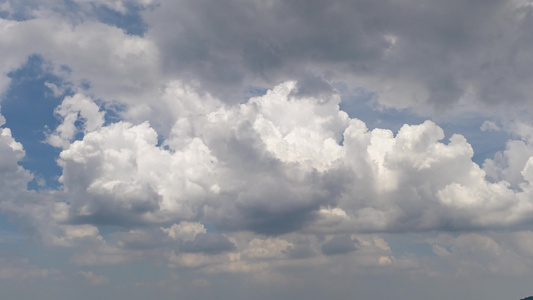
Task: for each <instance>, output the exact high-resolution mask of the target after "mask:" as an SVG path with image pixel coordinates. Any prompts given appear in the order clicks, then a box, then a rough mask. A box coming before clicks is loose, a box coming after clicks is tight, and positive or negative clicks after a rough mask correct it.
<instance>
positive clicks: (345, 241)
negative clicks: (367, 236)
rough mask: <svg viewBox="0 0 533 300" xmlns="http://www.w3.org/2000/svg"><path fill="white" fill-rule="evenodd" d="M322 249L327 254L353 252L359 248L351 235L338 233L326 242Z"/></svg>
mask: <svg viewBox="0 0 533 300" xmlns="http://www.w3.org/2000/svg"><path fill="white" fill-rule="evenodd" d="M321 250H322V253H323V254H325V255H336V254H345V253H349V252H353V251H355V250H357V247H356V246H355V242H354V241H353V240H352V238H351V237H350V236H348V235H338V236H334V237H333V238H332V239H331V240H329V241H327V242H325V243H324V244H323V245H322V247H321Z"/></svg>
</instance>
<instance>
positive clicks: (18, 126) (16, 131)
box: [0, 55, 71, 190]
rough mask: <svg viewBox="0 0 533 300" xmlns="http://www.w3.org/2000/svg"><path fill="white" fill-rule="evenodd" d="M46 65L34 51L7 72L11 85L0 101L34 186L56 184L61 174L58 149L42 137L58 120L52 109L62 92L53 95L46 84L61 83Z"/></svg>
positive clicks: (60, 99) (51, 186) (57, 102)
mask: <svg viewBox="0 0 533 300" xmlns="http://www.w3.org/2000/svg"><path fill="white" fill-rule="evenodd" d="M45 65H46V64H45V62H44V61H43V59H42V57H40V56H37V55H34V56H30V57H29V58H28V61H27V63H26V64H25V65H24V66H22V67H21V68H20V69H18V70H16V71H13V72H11V73H9V74H8V76H9V77H10V78H11V85H10V87H9V89H8V90H7V92H6V93H5V94H4V95H3V96H2V101H1V104H0V105H1V113H2V115H3V116H4V117H5V119H6V124H5V125H4V126H5V127H8V128H10V129H11V132H12V135H13V137H14V138H15V139H16V140H17V141H18V142H20V143H22V145H23V146H24V150H25V151H26V156H25V157H24V158H23V160H22V161H21V162H20V164H21V165H22V166H23V167H24V168H25V169H27V170H30V171H31V172H32V173H33V174H34V175H35V179H34V180H33V181H32V182H30V183H29V185H28V188H30V189H34V190H39V189H43V188H48V189H55V188H58V187H59V185H60V184H59V182H58V181H57V179H58V178H59V176H60V175H61V168H60V167H59V166H58V165H57V163H56V159H57V157H58V155H59V152H60V149H58V148H54V147H52V146H50V145H48V144H46V143H45V142H44V141H45V139H46V131H47V130H51V129H54V128H56V127H57V126H58V125H59V124H60V120H59V119H58V118H56V116H54V109H55V108H56V107H57V106H58V105H59V104H61V101H62V100H63V97H64V96H65V95H59V96H54V94H53V93H52V91H51V90H50V89H49V88H48V87H47V86H46V85H45V83H46V82H48V83H53V84H55V85H57V86H61V84H62V80H61V78H58V77H57V76H55V75H53V74H51V73H50V72H48V71H47V70H46V66H45ZM69 93H71V92H70V91H67V92H66V94H69Z"/></svg>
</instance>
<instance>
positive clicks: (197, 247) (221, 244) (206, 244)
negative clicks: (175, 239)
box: [180, 233, 236, 254]
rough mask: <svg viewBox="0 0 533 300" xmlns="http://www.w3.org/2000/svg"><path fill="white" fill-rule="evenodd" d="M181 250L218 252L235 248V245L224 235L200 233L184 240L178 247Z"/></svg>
mask: <svg viewBox="0 0 533 300" xmlns="http://www.w3.org/2000/svg"><path fill="white" fill-rule="evenodd" d="M180 250H182V251H183V252H192V253H194V252H204V253H208V254H218V253H222V252H228V251H233V250H236V248H235V245H234V244H233V243H232V242H231V241H229V240H228V239H227V238H226V237H225V236H223V235H220V234H213V233H200V234H198V235H196V237H195V238H194V240H192V241H186V242H185V243H184V244H183V245H182V246H181V248H180Z"/></svg>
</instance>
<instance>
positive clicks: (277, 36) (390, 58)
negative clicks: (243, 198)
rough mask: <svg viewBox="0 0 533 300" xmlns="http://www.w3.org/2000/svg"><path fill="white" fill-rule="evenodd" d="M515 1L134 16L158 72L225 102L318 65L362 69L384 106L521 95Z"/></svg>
mask: <svg viewBox="0 0 533 300" xmlns="http://www.w3.org/2000/svg"><path fill="white" fill-rule="evenodd" d="M517 3H519V2H518V1H516V2H513V1H476V0H471V1H445V2H442V1H429V2H428V1H415V0H402V1H388V0H385V1H364V0H360V1H345V0H336V1H328V2H323V1H269V2H262V1H238V0H224V1H217V2H216V3H213V2H209V1H180V2H179V3H178V2H173V1H162V2H161V5H160V6H159V7H158V8H157V9H154V10H152V11H150V12H146V13H145V14H144V17H145V20H146V21H147V22H148V23H149V24H150V26H151V27H150V28H151V29H150V30H149V31H148V36H149V37H150V38H153V39H155V40H156V41H157V43H158V44H159V45H160V46H161V50H162V55H163V57H164V59H163V60H162V61H164V62H165V66H166V67H167V69H168V70H167V71H168V72H179V73H180V75H181V76H183V77H184V78H189V79H191V80H199V81H200V82H202V84H203V85H204V86H205V87H206V88H208V90H210V91H213V92H214V93H216V94H218V95H226V96H232V97H237V98H236V99H233V101H238V100H242V99H241V98H239V97H241V96H240V94H238V93H237V94H236V93H235V91H236V90H237V91H239V90H242V88H243V86H244V85H248V84H252V85H253V84H259V85H261V84H262V85H264V84H273V83H278V82H279V81H282V80H286V79H294V78H298V79H302V82H304V81H305V80H306V78H308V77H309V75H306V74H309V73H310V72H311V73H313V72H315V73H316V72H318V73H322V74H330V75H333V76H332V78H335V79H336V80H340V81H342V80H350V79H348V78H350V77H345V76H346V75H348V74H349V75H350V76H352V75H353V76H355V78H359V79H361V80H362V81H364V80H365V78H366V79H369V78H370V79H371V80H370V81H371V82H373V83H372V84H370V83H368V84H367V88H369V89H371V90H372V89H376V90H378V92H383V93H382V94H383V95H382V97H381V101H382V102H383V103H385V104H388V105H391V106H397V107H405V106H410V105H416V104H421V103H425V102H427V103H429V104H430V105H432V106H434V107H449V106H450V105H451V104H453V103H456V102H457V101H458V99H459V98H460V97H461V96H462V95H463V94H465V93H467V92H471V91H473V92H474V93H476V94H477V97H478V98H479V99H480V100H482V101H483V102H485V103H508V102H523V101H525V100H527V99H528V95H529V94H530V91H531V88H530V85H528V82H530V81H531V74H530V72H529V70H530V69H531V65H532V64H533V58H532V56H531V55H529V53H530V52H531V51H530V50H531V48H532V46H533V44H532V43H531V42H530V41H531V35H532V33H531V31H530V30H528V28H530V26H529V25H528V24H529V23H531V22H532V20H533V18H532V17H531V13H530V12H531V6H528V5H526V4H524V5H522V6H519V5H518V4H517ZM168 24H172V25H171V26H169V25H168ZM313 70H314V71H313ZM352 78H353V77H352ZM361 80H360V81H361ZM377 81H381V82H382V84H383V85H379V84H378V85H376V84H377V83H376V82H377ZM364 85H365V84H364ZM385 86H387V87H388V88H389V89H390V88H392V90H391V91H394V93H395V94H396V97H395V99H392V98H391V97H392V95H388V96H387V95H385V94H386V93H385V92H384V89H385ZM401 95H403V96H401ZM416 98H418V99H416ZM226 99H228V97H226ZM415 99H416V100H415ZM230 100H231V99H230Z"/></svg>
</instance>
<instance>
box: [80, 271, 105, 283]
mask: <svg viewBox="0 0 533 300" xmlns="http://www.w3.org/2000/svg"><path fill="white" fill-rule="evenodd" d="M79 274H81V275H83V277H85V279H86V280H87V282H88V283H89V284H90V285H93V286H97V285H106V284H108V283H109V279H107V278H106V277H105V276H101V275H95V274H94V273H93V272H90V271H89V272H83V271H80V272H79Z"/></svg>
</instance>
